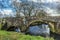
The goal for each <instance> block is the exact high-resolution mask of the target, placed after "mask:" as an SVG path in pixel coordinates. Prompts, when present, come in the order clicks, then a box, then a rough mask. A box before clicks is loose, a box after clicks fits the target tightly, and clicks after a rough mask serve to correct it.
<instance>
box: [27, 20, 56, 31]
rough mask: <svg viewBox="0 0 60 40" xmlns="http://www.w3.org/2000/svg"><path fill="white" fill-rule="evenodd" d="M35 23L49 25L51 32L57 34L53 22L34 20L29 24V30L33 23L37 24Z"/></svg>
mask: <svg viewBox="0 0 60 40" xmlns="http://www.w3.org/2000/svg"><path fill="white" fill-rule="evenodd" d="M35 22H37V23H38V22H43V23H46V24H48V25H49V28H50V31H52V32H55V29H54V22H51V21H43V20H34V21H31V22H29V24H28V25H27V29H28V28H29V26H30V25H31V24H32V23H35Z"/></svg>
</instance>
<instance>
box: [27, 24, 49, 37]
mask: <svg viewBox="0 0 60 40" xmlns="http://www.w3.org/2000/svg"><path fill="white" fill-rule="evenodd" d="M27 32H28V33H30V34H32V35H43V36H49V35H50V28H49V25H48V24H40V25H35V26H30V27H29V28H28V31H27Z"/></svg>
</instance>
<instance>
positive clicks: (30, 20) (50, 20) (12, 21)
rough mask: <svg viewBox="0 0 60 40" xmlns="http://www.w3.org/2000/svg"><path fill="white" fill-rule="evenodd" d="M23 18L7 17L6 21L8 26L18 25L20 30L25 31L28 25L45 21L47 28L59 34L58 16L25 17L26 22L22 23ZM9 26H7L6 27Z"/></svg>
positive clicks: (59, 19)
mask: <svg viewBox="0 0 60 40" xmlns="http://www.w3.org/2000/svg"><path fill="white" fill-rule="evenodd" d="M23 19H24V17H23V18H7V19H6V22H7V23H8V26H9V25H10V26H11V25H13V26H17V27H18V26H20V28H21V30H22V31H26V30H27V29H28V28H29V26H30V25H35V24H41V23H46V24H48V25H49V28H50V30H51V31H52V32H55V33H59V34H60V31H59V30H60V18H58V17H44V18H38V17H26V19H27V20H26V23H25V24H24V21H23ZM8 28H9V27H8Z"/></svg>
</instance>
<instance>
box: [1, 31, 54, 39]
mask: <svg viewBox="0 0 60 40" xmlns="http://www.w3.org/2000/svg"><path fill="white" fill-rule="evenodd" d="M0 40H53V38H44V37H40V36H30V35H24V34H22V33H17V32H7V31H0Z"/></svg>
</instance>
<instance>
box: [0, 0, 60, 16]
mask: <svg viewBox="0 0 60 40" xmlns="http://www.w3.org/2000/svg"><path fill="white" fill-rule="evenodd" d="M17 1H19V0H17ZM21 1H26V0H21ZM28 1H33V2H36V3H40V2H39V0H28ZM41 2H42V3H44V5H43V7H44V10H45V11H46V12H47V13H48V14H50V16H60V14H56V13H57V10H56V7H57V5H58V4H59V3H60V1H59V0H41ZM46 3H47V4H46ZM0 12H1V13H2V14H3V15H4V14H6V15H12V16H13V15H14V14H15V13H14V12H15V11H14V9H13V8H12V6H11V0H0ZM21 15H23V14H21Z"/></svg>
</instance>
